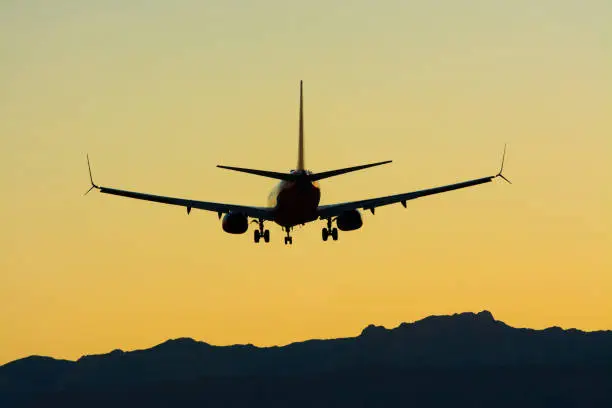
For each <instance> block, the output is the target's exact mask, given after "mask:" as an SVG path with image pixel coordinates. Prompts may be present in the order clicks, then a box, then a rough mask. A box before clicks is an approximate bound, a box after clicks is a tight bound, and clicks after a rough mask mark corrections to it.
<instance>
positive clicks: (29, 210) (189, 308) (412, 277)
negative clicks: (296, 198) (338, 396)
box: [0, 0, 612, 364]
mask: <svg viewBox="0 0 612 408" xmlns="http://www.w3.org/2000/svg"><path fill="white" fill-rule="evenodd" d="M610 21H612V3H611V2H610V1H608V0H600V1H598V0H590V1H589V0H585V1H578V0H575V1H574V0H556V1H552V0H540V1H531V0H530V1H527V0H517V1H512V2H509V1H495V0H492V1H482V0H481V1H476V0H466V1H462V2H456V1H453V0H435V1H429V2H408V1H404V0H401V1H400V0H388V1H384V2H379V1H373V0H372V1H364V0H361V1H350V2H349V1H330V0H325V1H323V0H311V1H308V2H299V3H298V2H287V1H280V0H275V1H271V0H267V1H266V0H262V1H259V2H250V1H244V0H243V1H236V0H224V1H217V0H209V1H206V2H202V1H196V0H183V1H174V2H167V1H161V0H151V1H146V2H145V1H123V0H122V1H118V0H109V1H105V2H83V1H76V0H75V1H67V0H58V1H54V2H47V1H35V0H31V1H28V2H23V1H14V0H9V1H3V2H1V3H0V57H1V58H0V141H1V145H2V149H0V159H1V160H0V187H1V191H2V199H1V200H0V213H1V214H2V228H0V327H1V328H2V329H1V330H0V364H3V363H6V362H8V361H12V360H15V359H17V358H21V357H25V356H28V355H32V354H36V355H49V356H53V357H56V358H68V359H76V358H78V357H79V356H81V355H86V354H96V353H105V352H109V351H111V350H113V349H116V348H121V349H123V350H133V349H142V348H147V347H150V346H153V345H155V344H158V343H161V342H163V341H165V340H166V339H168V338H177V337H193V338H195V339H198V340H202V341H206V342H208V343H211V344H216V345H227V344H237V343H238V344H247V343H251V344H255V345H259V346H268V345H283V344H287V343H291V342H294V341H301V340H305V339H310V338H333V337H349V336H355V335H358V334H359V333H360V331H361V330H362V329H363V328H364V327H365V326H367V325H368V324H376V325H383V326H385V327H388V328H391V327H396V326H397V325H399V324H400V323H401V322H411V321H414V320H418V319H420V318H423V317H425V316H428V315H432V314H452V313H459V312H464V311H474V312H477V311H480V310H490V311H491V312H492V313H493V315H494V316H495V318H496V319H498V320H502V321H504V322H506V323H508V324H510V325H512V326H515V327H532V328H545V327H549V326H560V327H563V328H570V327H576V328H580V329H583V330H600V329H612V296H611V294H612V273H611V272H612V235H611V229H612V211H610V210H611V209H612V186H611V185H612V183H611V182H610V175H612V164H611V161H610V157H611V153H612V119H611V118H612V117H611V115H610V114H611V113H612V26H611V25H610V24H609V22H610ZM301 79H302V80H304V102H305V140H306V146H305V151H306V166H307V167H308V168H309V169H311V170H313V171H323V170H329V169H334V168H340V167H346V166H352V165H357V164H363V163H369V162H374V161H380V160H387V159H392V160H393V163H392V164H389V165H386V166H381V167H378V168H374V169H369V170H365V171H362V172H357V173H352V174H349V175H343V176H340V177H337V178H333V179H328V180H324V181H323V182H321V188H322V203H323V204H329V203H334V202H342V201H348V200H355V199H363V198H371V197H376V196H382V195H388V194H395V193H401V192H408V191H412V190H418V189H423V188H428V187H433V186H438V185H443V184H449V183H454V182H458V181H462V180H469V179H473V178H479V177H484V176H490V175H494V174H495V173H496V172H497V171H498V168H499V164H500V159H501V153H502V150H503V146H504V144H505V143H507V144H508V153H507V157H506V165H505V171H504V173H505V175H506V176H507V177H508V178H509V179H510V180H511V181H512V182H513V184H512V185H508V184H506V183H504V182H503V181H501V180H499V179H497V180H495V181H494V182H493V183H490V184H485V185H481V186H476V187H473V188H469V189H464V190H461V191H454V192H449V193H446V194H441V195H436V196H430V197H426V198H421V199H418V200H414V201H411V202H408V206H407V208H406V209H404V208H403V207H402V206H401V205H400V204H397V205H393V206H388V207H383V208H380V209H378V211H377V212H376V215H372V214H370V213H365V214H364V215H363V217H364V226H363V228H362V229H361V230H359V231H355V232H344V233H342V232H341V233H340V239H339V240H338V241H337V242H330V241H328V242H325V243H324V242H322V241H321V228H322V227H323V225H324V222H323V221H318V222H315V223H311V224H308V225H306V226H305V227H303V228H299V229H297V230H296V231H295V232H294V244H293V246H291V247H287V246H285V245H283V241H282V237H283V233H282V231H281V229H280V227H279V226H277V225H273V224H268V225H267V227H268V228H270V230H271V243H270V244H268V245H265V244H261V243H260V244H258V245H255V244H254V243H253V242H252V231H249V232H248V233H247V234H244V235H239V236H234V235H229V234H226V233H224V232H223V231H222V229H221V224H220V221H219V220H218V219H217V215H216V214H215V213H207V212H203V211H198V210H194V211H192V212H191V214H190V215H187V214H186V211H185V210H184V209H183V208H179V207H171V206H165V205H161V204H154V203H147V202H141V201H136V200H130V199H126V198H121V197H113V196H107V195H103V194H99V193H97V192H95V191H93V192H91V193H90V194H89V195H87V196H85V197H84V196H83V193H84V192H85V191H86V190H87V188H88V187H89V178H88V174H87V165H86V159H85V155H86V153H89V155H90V158H91V161H92V169H93V175H94V178H95V180H96V182H97V183H99V184H101V185H104V186H108V187H115V188H121V189H132V190H136V191H141V192H148V193H153V194H161V195H170V196H178V197H184V198H192V199H198V200H204V201H218V202H227V203H234V204H245V205H265V203H266V196H267V193H268V192H269V191H270V190H271V189H272V188H273V186H274V180H270V179H265V178H260V177H256V176H252V175H246V174H239V173H233V172H228V171H225V170H221V169H218V168H216V167H215V166H216V165H217V164H225V165H230V166H231V165H235V166H242V167H254V168H261V169H267V170H274V171H288V170H289V169H292V168H294V166H295V164H296V159H297V129H298V122H297V120H298V89H299V80H301Z"/></svg>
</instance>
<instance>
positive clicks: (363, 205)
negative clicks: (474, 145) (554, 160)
mask: <svg viewBox="0 0 612 408" xmlns="http://www.w3.org/2000/svg"><path fill="white" fill-rule="evenodd" d="M505 158H506V146H504V153H503V155H502V162H501V168H500V169H499V173H497V174H496V175H495V176H489V177H482V178H479V179H474V180H468V181H462V182H460V183H455V184H449V185H446V186H440V187H434V188H428V189H426V190H419V191H412V192H409V193H403V194H395V195H390V196H386V197H378V198H370V199H366V200H360V201H351V202H347V203H339V204H331V205H322V206H320V207H319V208H318V209H317V215H318V217H319V218H321V219H325V218H331V217H336V216H338V215H340V214H342V213H343V212H345V211H350V210H357V209H363V210H370V211H372V213H374V209H375V208H376V207H381V206H383V205H389V204H395V203H402V205H403V206H404V207H406V201H408V200H414V199H415V198H419V197H425V196H428V195H432V194H439V193H445V192H447V191H452V190H458V189H460V188H466V187H472V186H477V185H479V184H484V183H488V182H490V181H493V179H495V178H497V177H501V178H502V179H504V180H505V181H507V182H508V183H510V180H508V179H507V178H506V177H504V175H503V174H502V171H503V170H504V160H505Z"/></svg>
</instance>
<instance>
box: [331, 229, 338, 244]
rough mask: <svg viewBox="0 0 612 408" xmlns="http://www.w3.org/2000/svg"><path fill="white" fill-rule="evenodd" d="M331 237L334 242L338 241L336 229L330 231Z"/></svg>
mask: <svg viewBox="0 0 612 408" xmlns="http://www.w3.org/2000/svg"><path fill="white" fill-rule="evenodd" d="M331 236H332V239H333V240H334V241H337V240H338V228H334V229H332V230H331Z"/></svg>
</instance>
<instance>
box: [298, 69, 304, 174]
mask: <svg viewBox="0 0 612 408" xmlns="http://www.w3.org/2000/svg"><path fill="white" fill-rule="evenodd" d="M297 170H304V96H303V93H302V81H301V80H300V134H299V139H298V163H297Z"/></svg>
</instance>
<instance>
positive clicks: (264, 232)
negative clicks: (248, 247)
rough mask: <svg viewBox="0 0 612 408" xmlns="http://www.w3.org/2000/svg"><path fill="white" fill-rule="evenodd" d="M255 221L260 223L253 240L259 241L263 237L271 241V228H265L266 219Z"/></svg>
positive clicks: (266, 240) (254, 232)
mask: <svg viewBox="0 0 612 408" xmlns="http://www.w3.org/2000/svg"><path fill="white" fill-rule="evenodd" d="M253 222H258V224H259V229H256V230H255V231H253V240H254V241H255V243H256V244H257V243H259V240H260V239H262V238H263V239H264V241H265V242H270V230H264V221H263V220H262V219H260V220H259V221H253Z"/></svg>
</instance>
